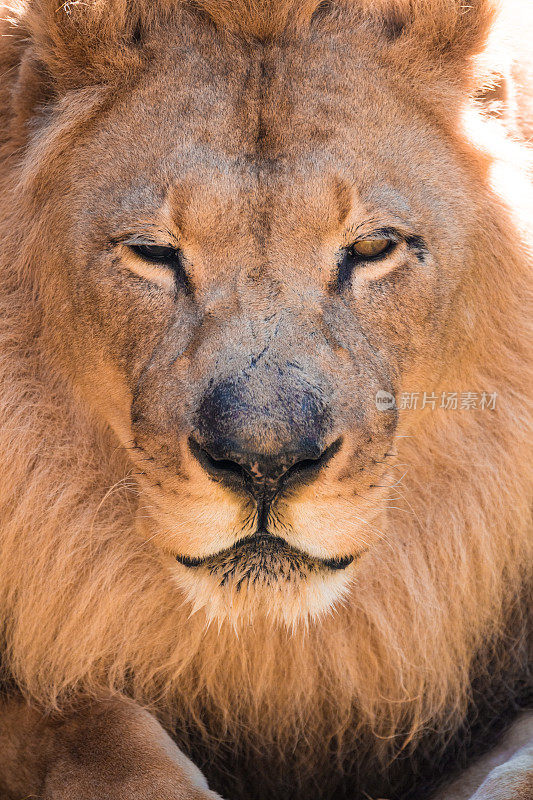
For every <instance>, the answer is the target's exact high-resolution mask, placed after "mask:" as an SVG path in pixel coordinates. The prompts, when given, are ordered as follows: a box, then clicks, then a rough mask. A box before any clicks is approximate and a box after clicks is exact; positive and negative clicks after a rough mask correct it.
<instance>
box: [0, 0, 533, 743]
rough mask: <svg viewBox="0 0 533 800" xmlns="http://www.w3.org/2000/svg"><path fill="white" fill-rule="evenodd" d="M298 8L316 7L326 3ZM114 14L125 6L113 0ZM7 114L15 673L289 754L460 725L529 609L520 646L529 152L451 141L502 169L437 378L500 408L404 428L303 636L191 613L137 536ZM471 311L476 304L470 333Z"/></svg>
mask: <svg viewBox="0 0 533 800" xmlns="http://www.w3.org/2000/svg"><path fill="white" fill-rule="evenodd" d="M106 5H107V8H108V10H109V9H111V8H113V7H114V4H111V3H108V4H106ZM132 5H136V6H138V5H139V4H138V3H137V4H132ZM147 5H155V4H147ZM223 5H224V4H220V5H219V8H220V7H223ZM304 5H305V8H306V9H307V13H309V11H310V7H311V6H313V8H314V7H315V4H314V3H311V4H310V3H307V4H304ZM397 5H398V6H401V3H400V0H398V3H397ZM405 5H406V6H407V5H408V3H407V0H405ZM434 5H435V6H437V5H439V4H438V3H435V4H434ZM440 5H441V6H444V5H445V4H443V3H441V4H440ZM116 8H117V11H116V13H117V15H118V14H125V13H126V11H125V9H124V8H123V7H122V6H121V4H120V3H118V2H117V3H116ZM284 8H289V6H284ZM302 8H303V7H302ZM302 13H304V12H303V11H302ZM254 18H255V17H254ZM22 40H23V36H22V35H19V36H18V38H17V37H16V36H15V37H14V39H13V43H12V44H9V46H8V47H6V52H5V54H4V56H3V58H4V64H3V65H2V72H4V73H5V74H8V75H11V76H12V77H11V83H10V85H9V87H4V90H3V95H2V98H1V99H2V105H3V108H6V107H7V105H8V99H7V93H8V92H13V91H14V89H13V87H14V85H15V81H16V79H17V78H16V70H15V69H14V65H16V63H17V60H18V59H19V57H20V56H19V50H20V49H21V48H22V44H21V42H22ZM17 48H18V50H17ZM7 83H9V81H7ZM82 91H86V95H85V96H84V97H83V98H82V99H83V103H82V102H81V100H80V95H78V99H77V100H72V107H71V109H70V111H69V114H70V116H66V117H65V116H63V118H62V123H61V126H59V123H58V125H57V126H56V128H57V129H56V130H52V132H51V133H49V134H48V139H47V140H46V141H41V140H40V139H39V137H37V138H36V139H35V140H34V141H33V143H32V145H31V147H34V148H44V147H46V148H48V149H49V151H50V154H51V158H50V160H49V162H48V163H49V164H51V166H50V167H49V169H50V170H54V169H58V168H59V167H58V165H60V162H61V148H62V147H65V146H66V144H65V142H68V141H69V137H75V135H76V131H77V130H78V129H79V128H80V127H81V126H83V125H84V124H85V117H84V114H86V113H88V112H87V109H92V108H94V107H95V105H97V104H98V103H99V102H100V98H99V96H98V91H97V90H96V89H91V90H82ZM90 93H92V94H90ZM80 109H83V110H80ZM91 113H92V112H91ZM65 120H66V121H65ZM453 124H454V125H456V126H457V125H458V123H456V122H454V123H453ZM462 124H464V125H467V124H468V122H467V121H464V122H463V123H462ZM488 124H489V123H486V125H488ZM3 125H4V128H3V130H2V137H3V139H2V141H3V145H2V146H3V150H2V160H3V168H2V169H3V177H2V181H1V185H0V198H1V199H0V218H1V231H2V241H1V255H0V259H1V276H0V279H1V313H0V327H1V333H0V337H1V345H0V463H1V467H0V476H1V488H0V519H1V535H0V609H1V615H2V617H1V619H2V630H1V637H2V645H1V648H2V659H3V669H4V674H5V676H6V679H9V680H10V681H13V682H14V683H15V684H16V685H17V686H18V687H20V688H21V689H22V690H23V691H24V692H25V693H26V694H27V696H28V697H30V698H31V699H33V700H34V701H36V702H39V703H41V704H43V705H44V706H45V707H47V708H54V707H57V706H62V705H64V704H65V703H67V702H68V701H69V700H70V699H71V698H72V697H74V696H75V695H76V694H77V693H79V692H85V693H94V694H98V693H99V692H101V691H102V689H104V688H106V687H109V688H110V689H112V690H113V691H119V692H120V691H125V692H128V693H129V694H132V695H133V696H135V697H137V698H138V699H139V700H140V701H141V702H143V703H146V704H149V705H152V706H154V707H157V708H159V709H162V711H166V710H169V709H170V708H173V709H174V710H175V711H176V713H181V712H183V713H186V714H187V715H188V716H189V717H190V718H192V719H194V720H195V721H196V723H197V724H198V725H200V726H201V725H202V724H203V721H204V720H205V718H206V714H208V715H211V716H212V718H213V719H216V720H217V725H218V731H219V733H220V736H221V737H224V736H231V737H232V739H233V741H235V740H236V739H238V738H239V737H246V736H247V735H248V733H249V731H251V730H260V731H261V738H262V741H263V742H264V743H267V742H270V743H271V744H272V745H276V746H279V747H283V746H284V744H285V743H287V742H290V741H293V740H294V739H295V738H298V736H300V735H301V736H303V735H304V733H305V738H306V741H307V742H309V746H310V748H312V743H313V741H316V738H317V737H318V736H324V735H326V736H328V737H330V738H333V737H342V735H343V732H344V731H347V730H348V729H352V730H353V724H354V719H356V720H357V721H358V724H359V725H361V726H365V727H367V728H368V729H370V730H372V731H373V732H374V733H375V734H376V736H377V737H379V740H380V741H382V742H383V754H384V757H385V755H386V753H387V752H388V747H389V742H391V741H392V740H393V737H394V736H395V735H396V734H398V732H401V733H402V736H403V737H404V740H405V739H406V738H407V739H409V738H412V737H416V736H417V734H418V733H419V732H420V731H421V730H423V729H424V728H425V727H427V726H429V725H431V726H439V729H440V730H441V731H443V732H450V731H452V730H453V729H454V728H455V727H456V726H457V725H458V724H459V723H460V720H461V718H462V716H463V714H464V712H465V708H466V706H467V704H468V701H469V693H470V687H471V681H472V674H473V671H475V670H476V669H479V668H480V667H479V663H480V662H479V659H478V655H479V652H480V651H481V650H485V651H486V650H487V648H488V647H489V648H490V642H491V641H494V642H496V641H497V639H498V637H499V636H500V634H501V633H502V631H504V630H505V626H506V625H507V624H508V620H509V615H510V613H511V610H513V613H514V616H515V618H516V619H517V620H518V622H517V623H516V627H515V629H514V631H515V633H514V636H515V639H514V640H513V641H512V642H511V644H510V647H511V645H512V647H518V646H519V645H520V641H519V639H520V635H521V630H522V629H521V625H522V623H521V621H520V620H521V610H520V605H519V598H520V596H521V593H522V592H523V587H524V585H525V582H526V580H527V577H528V576H527V570H528V565H530V564H531V555H532V554H531V550H532V537H531V528H530V500H531V459H530V453H529V442H530V441H531V435H532V431H531V421H532V420H531V394H530V391H531V386H532V384H531V372H530V365H529V361H530V355H531V354H530V352H529V344H528V343H529V342H530V341H531V340H530V339H528V333H527V331H528V327H529V326H530V324H531V320H530V319H529V313H528V304H527V302H526V297H527V296H528V293H529V292H530V288H529V286H528V269H529V264H530V253H529V251H528V244H527V236H528V234H527V225H526V222H525V220H527V217H528V214H529V218H530V219H531V211H532V210H533V206H532V205H529V200H528V199H527V194H526V189H524V191H523V192H519V191H518V190H517V189H516V186H517V185H520V186H522V183H520V184H516V183H515V184H513V197H512V199H511V200H509V198H508V197H507V196H506V194H505V183H506V180H505V178H506V176H507V179H508V176H509V175H515V174H516V175H518V174H519V173H520V172H521V171H523V165H524V163H525V158H526V156H525V154H524V152H523V150H522V149H521V148H520V147H519V146H518V145H514V144H510V143H509V142H508V141H507V139H506V138H505V137H504V136H503V135H500V134H499V133H497V132H495V131H492V133H491V135H490V137H489V140H488V144H487V142H486V140H485V139H484V138H483V137H484V136H485V134H484V133H480V135H479V137H477V134H472V136H474V137H475V138H476V144H475V145H470V144H469V145H466V144H458V148H459V149H465V148H470V151H469V152H470V155H471V157H472V158H474V159H475V160H476V163H477V164H478V169H479V174H484V175H486V176H488V174H489V173H490V174H491V175H492V177H491V179H490V181H489V178H488V177H487V178H486V183H485V185H481V184H480V192H479V197H478V198H472V202H471V205H470V206H469V207H468V208H465V214H470V215H476V217H477V219H478V220H479V225H478V230H479V235H478V237H477V238H476V240H475V241H471V242H470V259H471V267H472V268H471V271H470V276H469V278H468V280H467V281H466V282H465V284H464V285H463V287H462V290H461V296H458V297H457V304H458V308H459V310H458V315H459V316H460V315H461V313H463V314H464V320H465V322H464V326H463V329H462V330H461V340H460V341H458V342H457V354H456V358H455V363H454V364H451V365H450V367H449V370H448V373H447V375H446V381H447V383H446V385H445V386H444V385H443V386H441V387H435V389H437V388H448V389H454V388H456V387H459V388H460V389H461V388H462V389H469V390H473V391H481V390H483V391H486V392H493V391H496V392H497V393H498V402H497V405H496V408H495V409H494V410H493V411H488V410H487V411H485V412H483V413H481V412H479V413H476V412H473V411H472V412H466V411H464V412H455V413H453V412H450V411H446V410H442V409H436V410H435V411H431V412H427V413H423V414H422V413H418V414H417V413H413V414H412V415H411V416H410V417H409V421H408V424H407V425H405V426H404V428H403V429H402V436H401V438H399V440H398V463H400V464H403V465H405V471H406V474H405V477H404V479H403V481H402V484H401V487H399V492H400V494H399V495H398V499H397V502H395V503H393V505H394V506H397V508H391V509H390V510H389V526H388V529H387V531H386V536H385V537H384V539H383V540H382V541H381V542H380V543H379V544H377V545H376V546H375V548H374V549H373V550H372V551H371V552H369V553H368V554H367V556H366V557H365V559H364V560H363V561H362V562H361V565H360V568H359V572H358V577H357V581H356V582H355V584H354V586H353V590H352V592H351V595H350V597H349V600H348V601H347V602H346V603H345V604H344V605H343V606H342V607H339V608H337V609H335V610H334V612H332V613H331V614H329V615H327V616H325V617H324V618H323V619H321V620H318V621H316V622H313V623H310V625H309V627H308V628H305V627H301V628H296V629H295V630H285V629H282V628H273V627H271V626H270V625H269V622H268V620H265V621H257V623H256V624H254V625H246V626H243V627H242V629H240V630H234V629H233V628H232V627H231V626H230V625H222V626H221V627H220V629H217V628H216V627H215V626H211V627H207V628H206V624H205V618H204V617H203V615H202V612H198V613H196V614H193V615H191V609H190V607H189V606H187V605H186V604H184V602H183V600H182V598H180V596H179V593H178V591H177V589H176V586H175V585H174V583H173V581H172V579H171V577H170V575H168V574H167V572H166V571H165V570H163V569H162V567H161V563H160V560H159V556H158V553H157V551H156V549H155V547H153V546H152V545H151V543H150V542H145V541H143V540H142V539H141V538H140V537H138V536H137V534H136V532H135V529H134V522H133V520H134V514H135V510H136V505H137V501H138V497H137V493H136V483H135V477H134V475H132V473H131V467H130V465H129V463H128V462H127V459H126V457H125V455H124V453H123V452H122V450H121V449H120V448H119V447H118V446H117V443H116V441H115V440H114V439H113V437H112V435H111V434H110V433H109V432H108V431H106V430H105V429H103V428H102V427H101V425H100V423H99V422H98V421H97V420H95V419H94V418H93V417H92V416H91V414H90V412H89V411H88V409H87V407H86V406H85V404H84V401H83V400H82V399H80V398H78V397H77V395H76V392H75V390H74V389H72V388H71V387H69V385H68V384H67V382H66V381H65V380H64V379H63V378H62V377H61V372H60V370H59V369H58V368H57V367H56V364H55V362H54V357H53V353H51V352H50V348H49V345H48V341H47V336H46V303H49V302H52V301H53V297H50V296H49V295H47V294H46V292H45V293H40V292H39V291H38V290H37V284H38V282H37V280H36V278H35V274H36V269H35V265H36V264H37V263H38V262H39V259H41V258H43V257H45V256H44V255H43V253H42V242H43V241H47V238H46V225H47V213H48V212H47V204H48V203H50V202H53V198H52V200H46V199H43V197H44V195H42V194H41V189H42V182H41V179H40V178H39V176H38V175H36V174H34V172H32V169H33V167H32V163H33V162H32V159H31V157H29V158H25V157H24V156H23V155H22V156H21V155H20V152H19V150H18V148H19V142H20V140H21V139H22V131H21V130H20V128H19V127H18V123H17V117H16V113H15V112H13V114H12V115H11V116H10V117H9V119H6V120H5V122H4V123H3ZM482 127H483V126H482ZM59 128H60V130H59ZM456 135H458V134H456ZM474 151H475V154H474V155H472V154H473V153H474ZM500 175H501V176H503V178H502V180H500ZM517 180H519V181H521V180H522V179H521V178H518V179H517ZM28 187H31V191H30V190H29V188H28ZM36 197H37V198H38V202H39V205H37V204H36V200H35V198H36ZM46 257H50V258H53V254H51V255H50V254H48V256H46ZM465 297H466V298H467V299H468V302H466V300H465ZM472 307H475V308H476V309H478V310H479V313H478V314H477V316H476V320H475V323H474V322H472V325H471V326H470V328H469V325H468V315H469V314H470V309H471V308H472ZM529 308H530V306H529ZM468 330H470V335H469V336H468V335H466V334H465V333H464V331H468ZM487 643H489V644H487ZM495 653H496V657H497V658H500V657H501V654H498V653H497V652H496V651H495ZM483 663H487V660H485V662H483ZM476 665H478V666H476ZM491 668H492V669H497V668H498V665H497V663H496V665H495V664H494V663H493V664H492V667H491Z"/></svg>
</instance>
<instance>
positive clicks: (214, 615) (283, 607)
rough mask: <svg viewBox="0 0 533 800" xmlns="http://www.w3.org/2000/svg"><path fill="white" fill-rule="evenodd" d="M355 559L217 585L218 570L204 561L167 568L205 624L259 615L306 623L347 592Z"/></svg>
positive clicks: (338, 602) (332, 606) (290, 623)
mask: <svg viewBox="0 0 533 800" xmlns="http://www.w3.org/2000/svg"><path fill="white" fill-rule="evenodd" d="M353 571H354V565H353V564H352V565H350V566H348V567H346V569H341V570H328V569H324V570H322V571H320V572H318V573H311V574H309V575H306V576H305V577H295V578H293V579H292V580H285V579H283V578H280V579H279V580H275V579H272V578H271V577H270V578H269V579H268V580H265V581H263V582H261V581H255V582H249V581H248V582H247V581H244V582H239V581H238V580H237V579H235V578H234V579H231V580H228V581H227V582H226V583H224V584H222V585H221V582H220V578H219V577H218V576H217V575H212V574H210V572H209V570H207V569H205V568H203V567H192V568H191V567H186V566H183V565H182V564H179V563H177V562H174V564H173V566H172V572H173V575H174V578H175V580H176V583H177V585H178V586H179V589H180V591H181V592H182V593H183V595H184V598H185V601H186V602H187V603H188V604H189V605H190V606H191V616H192V615H193V614H196V613H197V612H200V611H201V612H203V613H204V614H205V616H206V625H210V624H211V623H212V622H215V623H218V625H221V624H222V623H224V622H229V623H230V624H231V625H233V626H234V627H237V626H238V625H242V624H243V623H245V624H248V623H251V622H253V620H254V619H257V618H258V617H264V618H268V619H270V620H272V622H273V623H275V624H282V625H284V626H286V627H287V628H291V629H292V628H295V627H296V626H300V625H304V626H305V625H307V624H308V623H309V622H311V621H313V620H316V619H317V618H320V617H321V616H324V615H325V614H328V613H332V612H333V611H334V610H335V608H336V607H338V606H339V605H341V604H342V602H343V600H344V599H345V598H346V596H347V594H348V592H349V589H350V583H351V581H352V580H353Z"/></svg>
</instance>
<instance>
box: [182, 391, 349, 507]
mask: <svg viewBox="0 0 533 800" xmlns="http://www.w3.org/2000/svg"><path fill="white" fill-rule="evenodd" d="M330 419H331V414H330V411H329V409H328V407H327V403H326V401H325V400H324V397H323V395H322V394H320V393H319V392H316V391H315V392H311V391H309V387H308V384H303V383H298V382H297V381H295V380H291V381H289V380H287V381H285V380H283V381H279V382H277V383H275V384H274V383H272V382H265V383H264V384H263V385H261V386H258V385H257V383H255V384H254V383H252V382H251V381H250V380H248V381H245V380H240V381H239V380H234V381H231V380H226V381H223V382H221V383H219V384H218V385H217V386H215V387H214V388H213V389H212V390H211V391H210V392H209V393H208V394H206V395H205V396H204V397H203V399H202V402H201V403H200V407H199V410H198V415H197V431H196V432H195V434H193V436H192V437H191V439H190V441H189V445H190V449H191V452H192V453H193V455H194V456H195V457H196V458H197V459H198V461H199V462H200V464H201V465H202V466H203V468H204V469H205V470H206V471H207V472H208V473H209V474H210V475H211V477H213V478H215V479H217V480H219V481H221V482H222V483H224V484H225V485H227V486H229V487H231V488H240V489H245V490H246V491H248V492H249V493H250V494H252V495H253V496H254V497H255V498H256V499H258V500H259V499H263V500H264V501H268V500H270V499H272V497H273V496H274V495H275V494H276V492H277V491H278V490H279V489H280V488H281V487H282V486H288V485H289V484H290V485H295V484H296V483H297V482H298V481H299V482H300V483H305V482H309V481H310V480H312V479H313V478H314V477H315V476H316V475H317V474H318V472H319V471H320V469H321V468H322V467H323V466H324V465H325V464H326V463H327V461H329V459H330V458H331V457H332V456H333V455H334V454H335V452H336V451H337V450H338V449H339V447H340V441H337V442H334V444H333V445H330V446H329V447H326V442H327V438H329V436H328V433H329V429H330ZM330 441H331V439H330Z"/></svg>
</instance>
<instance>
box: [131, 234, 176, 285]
mask: <svg viewBox="0 0 533 800" xmlns="http://www.w3.org/2000/svg"><path fill="white" fill-rule="evenodd" d="M127 246H128V248H129V250H130V252H132V253H133V254H134V255H135V256H137V258H139V259H141V260H142V261H143V262H144V263H145V265H147V266H148V265H151V266H149V267H148V269H149V270H152V273H151V275H148V276H147V275H144V277H148V279H149V280H153V279H154V277H155V281H156V283H160V284H161V281H163V282H165V280H166V281H168V280H169V279H168V278H166V279H164V277H163V276H164V274H165V273H164V270H162V269H159V270H155V271H154V269H153V268H154V267H165V268H166V269H167V270H171V271H172V273H173V278H171V281H173V285H174V286H175V287H179V288H181V289H182V290H183V291H185V292H187V293H189V292H191V291H192V286H191V282H190V280H189V276H188V275H187V272H186V270H185V266H184V263H183V257H182V254H181V251H180V250H179V249H178V248H177V247H171V246H169V245H163V244H144V243H139V244H137V243H136V242H133V243H131V244H128V245H127ZM139 266H142V265H139ZM137 271H139V270H137ZM166 274H167V275H168V273H166Z"/></svg>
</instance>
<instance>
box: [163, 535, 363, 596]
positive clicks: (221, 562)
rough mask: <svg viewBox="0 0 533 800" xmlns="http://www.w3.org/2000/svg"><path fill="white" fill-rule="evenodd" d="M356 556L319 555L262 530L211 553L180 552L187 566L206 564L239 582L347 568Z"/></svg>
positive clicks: (219, 574)
mask: <svg viewBox="0 0 533 800" xmlns="http://www.w3.org/2000/svg"><path fill="white" fill-rule="evenodd" d="M354 558H355V556H353V555H347V556H340V557H339V556H336V557H334V558H319V557H318V556H311V555H309V554H308V553H305V552H303V551H302V550H298V549H297V548H295V547H293V546H292V545H290V544H288V543H287V542H286V541H285V540H284V539H282V538H281V537H280V536H273V535H272V534H269V533H267V532H259V533H256V534H253V535H251V536H245V537H243V538H242V539H239V540H238V541H237V542H235V544H233V545H232V546H231V547H228V548H226V549H225V550H221V551H220V552H218V553H214V554H212V555H208V556H201V557H199V558H194V557H191V556H181V555H177V556H176V561H178V562H179V563H180V564H183V566H185V567H191V568H203V569H206V570H208V571H209V572H210V573H211V574H212V575H214V576H216V577H218V578H219V579H220V584H221V585H224V584H226V583H228V582H229V581H230V580H231V581H235V582H236V584H237V586H240V585H241V584H242V583H243V582H245V581H247V582H254V583H255V582H259V581H261V582H264V581H265V580H267V579H268V580H273V579H275V580H286V581H290V580H293V579H301V578H305V577H307V576H309V575H310V574H312V573H317V572H320V571H324V570H333V571H334V570H342V569H346V567H348V566H349V565H350V564H351V563H352V562H353V561H354Z"/></svg>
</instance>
